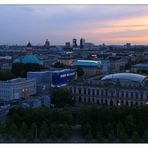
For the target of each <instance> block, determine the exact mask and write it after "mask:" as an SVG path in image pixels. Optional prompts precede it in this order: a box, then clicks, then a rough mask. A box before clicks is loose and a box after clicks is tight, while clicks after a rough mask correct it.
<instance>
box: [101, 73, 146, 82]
mask: <svg viewBox="0 0 148 148" xmlns="http://www.w3.org/2000/svg"><path fill="white" fill-rule="evenodd" d="M145 79H147V76H144V75H140V74H134V73H116V74H109V75H107V76H104V77H103V78H102V79H101V80H128V81H135V82H139V83H142V82H143V81H144V80H145Z"/></svg>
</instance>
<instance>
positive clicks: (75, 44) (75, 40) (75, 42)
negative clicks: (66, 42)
mask: <svg viewBox="0 0 148 148" xmlns="http://www.w3.org/2000/svg"><path fill="white" fill-rule="evenodd" d="M73 47H74V48H75V47H77V39H73Z"/></svg>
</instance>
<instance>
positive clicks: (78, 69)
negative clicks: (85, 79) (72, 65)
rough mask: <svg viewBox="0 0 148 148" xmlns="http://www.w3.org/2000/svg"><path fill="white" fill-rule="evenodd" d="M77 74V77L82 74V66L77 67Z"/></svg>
mask: <svg viewBox="0 0 148 148" xmlns="http://www.w3.org/2000/svg"><path fill="white" fill-rule="evenodd" d="M77 74H78V76H79V77H80V76H83V75H84V70H83V68H82V67H78V68H77Z"/></svg>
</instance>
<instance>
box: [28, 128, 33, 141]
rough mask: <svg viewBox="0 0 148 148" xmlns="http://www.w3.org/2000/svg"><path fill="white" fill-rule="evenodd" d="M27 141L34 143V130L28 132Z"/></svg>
mask: <svg viewBox="0 0 148 148" xmlns="http://www.w3.org/2000/svg"><path fill="white" fill-rule="evenodd" d="M27 139H28V140H29V141H33V139H34V134H33V131H32V130H30V129H29V130H28V132H27Z"/></svg>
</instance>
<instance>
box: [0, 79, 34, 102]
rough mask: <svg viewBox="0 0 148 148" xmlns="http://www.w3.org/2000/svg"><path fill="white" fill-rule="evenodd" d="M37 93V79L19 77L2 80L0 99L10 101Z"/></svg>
mask: <svg viewBox="0 0 148 148" xmlns="http://www.w3.org/2000/svg"><path fill="white" fill-rule="evenodd" d="M34 94H36V80H35V79H32V80H26V79H25V78H17V79H12V80H8V81H1V82H0V100H4V101H10V100H14V99H21V98H27V97H29V96H30V95H34Z"/></svg>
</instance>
